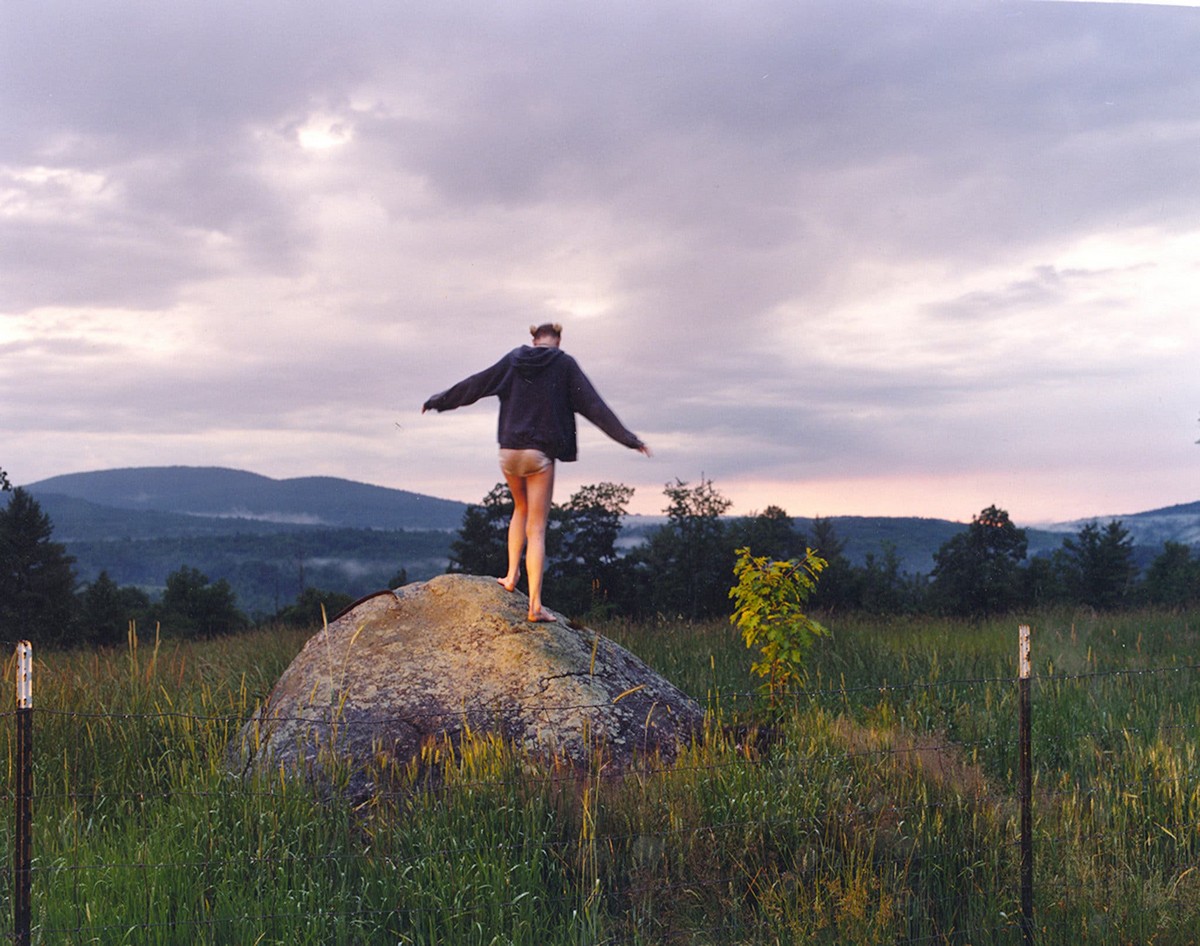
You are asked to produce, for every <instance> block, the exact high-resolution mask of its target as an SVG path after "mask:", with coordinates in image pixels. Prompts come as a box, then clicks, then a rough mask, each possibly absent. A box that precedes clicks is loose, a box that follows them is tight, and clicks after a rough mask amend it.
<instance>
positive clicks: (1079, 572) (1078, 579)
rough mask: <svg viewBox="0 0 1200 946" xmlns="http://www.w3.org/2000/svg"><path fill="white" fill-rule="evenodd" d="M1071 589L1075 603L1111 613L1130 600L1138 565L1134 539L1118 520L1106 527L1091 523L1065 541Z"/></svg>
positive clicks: (1066, 564) (1065, 556)
mask: <svg viewBox="0 0 1200 946" xmlns="http://www.w3.org/2000/svg"><path fill="white" fill-rule="evenodd" d="M1062 550H1063V556H1062V559H1063V562H1064V565H1065V573H1066V577H1067V582H1068V587H1069V589H1070V591H1071V593H1072V595H1073V597H1074V598H1075V600H1076V601H1078V602H1080V603H1081V604H1086V605H1090V606H1091V607H1093V608H1099V609H1101V610H1111V609H1113V608H1116V607H1117V606H1119V605H1121V604H1123V603H1124V602H1125V601H1127V600H1128V599H1129V596H1130V594H1131V592H1132V591H1133V581H1134V578H1135V577H1136V576H1137V566H1136V565H1135V564H1134V561H1133V540H1132V539H1130V538H1129V530H1128V529H1126V528H1125V527H1124V526H1123V525H1122V524H1121V521H1120V520H1119V519H1114V520H1112V521H1111V522H1109V523H1108V524H1107V525H1106V526H1104V527H1103V528H1101V527H1100V525H1099V524H1098V523H1097V522H1095V521H1092V522H1089V523H1088V524H1087V525H1085V526H1084V527H1083V528H1081V529H1080V530H1079V532H1078V533H1077V534H1076V535H1075V537H1074V538H1067V539H1064V540H1063V549H1062Z"/></svg>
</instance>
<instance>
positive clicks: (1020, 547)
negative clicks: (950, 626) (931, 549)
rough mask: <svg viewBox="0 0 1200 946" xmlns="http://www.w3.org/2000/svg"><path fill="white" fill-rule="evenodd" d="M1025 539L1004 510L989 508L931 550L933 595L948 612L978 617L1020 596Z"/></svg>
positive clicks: (1010, 604) (1009, 604)
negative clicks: (938, 547)
mask: <svg viewBox="0 0 1200 946" xmlns="http://www.w3.org/2000/svg"><path fill="white" fill-rule="evenodd" d="M1027 548H1028V542H1027V540H1026V538H1025V530H1024V529H1018V528H1017V527H1016V526H1015V525H1013V523H1012V520H1011V519H1009V517H1008V513H1007V512H1005V511H1004V510H1003V509H999V508H997V507H996V506H988V507H987V508H986V509H984V510H983V511H982V512H981V513H980V514H979V515H978V516H975V517H973V518H972V520H971V524H970V525H969V526H968V527H967V528H966V530H965V531H964V532H960V533H958V534H957V535H955V536H954V537H952V538H951V539H949V540H948V541H946V542H945V543H943V545H942V547H941V548H940V549H938V551H937V552H936V553H935V554H934V557H933V558H934V563H935V564H934V568H933V575H932V579H933V594H934V596H935V599H936V601H937V602H938V604H939V605H940V606H941V607H942V608H943V609H944V610H946V611H949V612H950V613H953V614H965V615H973V616H980V615H985V614H997V613H1002V612H1004V611H1007V610H1010V609H1012V608H1013V607H1014V606H1015V605H1016V604H1017V602H1018V601H1019V600H1020V593H1021V561H1022V560H1023V559H1024V558H1025V552H1026V549H1027Z"/></svg>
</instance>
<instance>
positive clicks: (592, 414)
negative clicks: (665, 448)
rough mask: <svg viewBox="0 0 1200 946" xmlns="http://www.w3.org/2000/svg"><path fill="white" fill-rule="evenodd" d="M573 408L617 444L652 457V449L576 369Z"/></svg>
mask: <svg viewBox="0 0 1200 946" xmlns="http://www.w3.org/2000/svg"><path fill="white" fill-rule="evenodd" d="M571 407H572V409H573V410H575V412H576V413H579V414H582V415H583V416H584V417H586V418H587V419H588V420H590V421H591V422H592V423H593V424H595V425H596V426H597V427H599V428H600V429H601V430H603V431H604V432H605V433H606V434H608V435H609V436H610V437H612V439H613V440H615V441H616V442H617V443H620V444H624V445H625V446H627V447H629V448H630V449H631V450H637V451H638V452H639V453H643V454H645V455H646V456H650V448H649V447H647V446H646V445H645V444H644V443H642V441H641V438H640V437H638V435H637V434H635V433H634V432H633V431H632V430H630V429H629V428H628V427H626V426H625V425H624V424H622V423H621V421H620V420H619V419H618V418H617V415H616V414H614V413H613V411H612V408H610V407H609V406H608V405H607V404H605V403H604V399H603V398H601V397H600V394H599V393H598V392H597V391H596V389H595V387H593V386H592V382H591V381H589V380H588V378H587V375H585V374H584V373H583V371H581V370H579V369H578V368H576V370H575V372H574V376H573V377H572V379H571Z"/></svg>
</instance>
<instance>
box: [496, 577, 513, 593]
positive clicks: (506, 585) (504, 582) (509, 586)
mask: <svg viewBox="0 0 1200 946" xmlns="http://www.w3.org/2000/svg"><path fill="white" fill-rule="evenodd" d="M496 584H498V585H499V586H500V587H501V588H503V589H504V590H505V591H515V590H516V588H517V580H516V579H515V578H514V579H513V580H512V581H509V580H508V577H507V576H505V577H504V578H497V579H496Z"/></svg>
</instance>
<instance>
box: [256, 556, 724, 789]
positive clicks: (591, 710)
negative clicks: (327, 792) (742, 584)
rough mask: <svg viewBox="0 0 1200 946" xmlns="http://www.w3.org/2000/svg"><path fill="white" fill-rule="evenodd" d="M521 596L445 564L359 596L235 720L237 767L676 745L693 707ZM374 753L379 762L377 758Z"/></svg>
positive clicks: (662, 751) (376, 764) (609, 645)
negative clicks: (485, 750)
mask: <svg viewBox="0 0 1200 946" xmlns="http://www.w3.org/2000/svg"><path fill="white" fill-rule="evenodd" d="M528 606H529V602H528V599H527V598H526V597H525V596H524V595H522V594H521V593H520V592H514V593H509V592H506V591H505V590H504V589H503V588H501V587H500V585H499V584H497V582H496V581H495V580H494V579H492V578H478V577H473V576H468V575H442V576H440V577H438V578H434V579H431V580H430V581H427V582H423V583H420V584H414V585H407V586H405V587H403V588H399V589H397V590H395V591H386V592H381V593H380V594H377V595H374V596H372V597H370V598H367V599H365V600H363V601H361V602H359V603H358V604H357V605H355V606H354V607H352V608H350V609H349V610H348V611H347V612H345V613H344V614H342V615H340V616H339V617H338V618H337V619H336V620H334V621H332V622H331V623H330V624H329V625H328V626H327V627H326V628H324V629H323V630H322V631H320V632H319V633H317V634H316V635H314V636H313V637H312V638H311V639H310V640H309V641H308V643H306V644H305V645H304V649H303V650H302V651H301V652H300V653H299V654H298V655H297V656H296V659H295V660H294V661H292V664H291V665H290V666H289V667H288V668H287V670H285V671H284V673H283V675H282V676H281V677H280V678H279V681H278V683H277V684H276V685H275V688H274V689H273V690H272V691H271V694H270V696H269V697H268V698H267V700H266V702H265V703H264V704H263V706H262V707H260V708H259V710H258V712H257V713H256V714H255V715H254V717H253V718H252V719H251V720H250V721H249V722H248V723H247V724H246V725H245V727H244V728H243V730H242V733H241V736H240V738H239V740H238V742H237V744H236V745H235V747H234V748H235V750H236V752H237V754H238V756H239V767H240V768H241V769H242V770H243V771H253V770H260V771H262V770H266V771H277V770H278V769H279V767H280V766H282V767H283V768H284V769H286V770H288V771H290V772H293V773H297V774H305V775H309V776H313V777H317V778H320V777H321V776H322V774H323V771H322V770H323V769H324V768H326V767H327V765H328V764H329V762H330V761H331V760H339V762H341V761H344V762H348V763H349V767H348V768H349V771H350V772H352V773H353V775H352V776H351V784H350V785H349V786H348V788H349V790H350V791H351V792H352V793H355V794H362V793H364V792H369V791H370V790H371V789H372V787H373V775H372V773H376V772H379V771H381V770H386V768H387V764H386V763H388V762H389V761H394V762H396V763H399V764H401V765H403V764H406V763H408V762H409V761H410V760H412V759H414V758H417V757H418V756H419V755H420V752H421V747H422V745H424V744H427V743H429V742H433V741H437V740H439V739H445V738H447V737H448V738H449V739H450V740H451V741H454V742H457V741H458V740H459V739H460V738H461V736H462V735H463V733H464V732H468V731H469V732H472V733H476V734H482V733H490V734H495V735H498V736H500V737H502V738H503V739H504V740H506V741H508V742H509V743H511V744H513V745H515V746H517V747H520V748H522V749H524V750H527V751H529V752H531V753H534V754H537V755H540V756H544V757H548V758H554V759H558V760H561V761H563V762H565V763H568V764H571V765H573V766H579V767H586V766H588V765H590V764H591V763H592V762H593V761H595V760H596V759H597V758H601V759H603V760H604V762H605V763H606V764H608V765H611V766H616V767H626V766H629V765H630V764H633V763H634V762H635V760H637V759H638V758H656V757H660V758H666V759H667V760H669V759H671V758H673V757H674V755H675V753H676V751H677V749H678V747H679V746H680V744H681V743H683V742H685V741H686V740H687V739H688V738H689V737H690V736H691V735H692V734H693V733H695V732H696V730H697V729H698V728H699V727H700V725H701V723H702V721H703V714H702V712H701V710H700V708H699V707H698V706H697V705H696V703H695V702H694V701H693V700H692V699H690V698H689V697H688V696H687V695H686V694H684V693H683V692H681V691H680V690H678V689H677V688H676V687H674V686H672V685H671V684H670V683H668V682H667V681H666V680H664V679H663V678H662V677H660V676H659V675H657V674H656V673H654V672H653V671H652V670H650V668H649V667H647V666H646V665H645V664H644V663H642V662H641V661H640V660H638V658H636V657H635V656H633V654H631V653H629V651H627V650H625V649H624V648H622V647H620V646H618V645H617V644H615V643H613V642H612V641H610V640H608V639H606V638H604V637H601V636H600V635H599V634H597V633H596V632H595V631H591V630H588V629H587V628H584V627H578V626H575V625H572V624H568V623H567V622H566V621H565V620H558V621H556V622H553V623H537V624H534V623H530V622H528V621H527V620H526V619H525V616H526V613H527V609H528ZM381 762H382V763H384V764H383V765H382V766H381V765H380V763H381Z"/></svg>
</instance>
